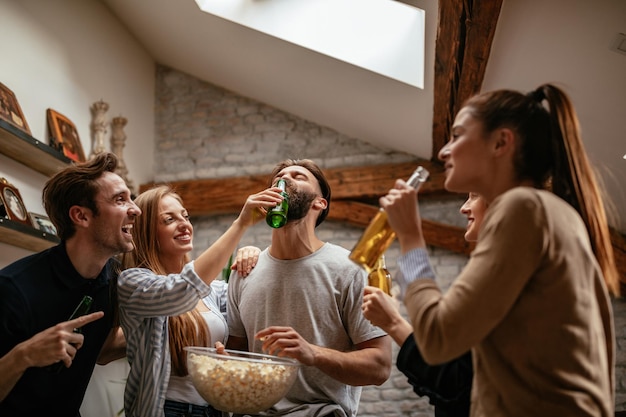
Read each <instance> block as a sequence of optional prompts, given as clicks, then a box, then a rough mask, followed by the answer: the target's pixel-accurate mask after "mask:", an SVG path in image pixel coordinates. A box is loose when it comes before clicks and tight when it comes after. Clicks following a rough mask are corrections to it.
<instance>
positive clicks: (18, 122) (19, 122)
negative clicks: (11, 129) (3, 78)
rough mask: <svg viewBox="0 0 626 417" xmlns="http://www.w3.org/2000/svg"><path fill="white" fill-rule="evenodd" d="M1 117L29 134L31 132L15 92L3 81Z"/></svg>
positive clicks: (0, 96)
mask: <svg viewBox="0 0 626 417" xmlns="http://www.w3.org/2000/svg"><path fill="white" fill-rule="evenodd" d="M0 119H2V120H6V121H7V122H9V123H11V124H12V125H13V126H15V127H17V128H20V129H21V130H23V131H24V132H26V133H28V134H29V135H30V134H31V133H30V128H29V127H28V123H26V118H25V117H24V113H22V108H21V107H20V103H19V102H18V101H17V98H16V97H15V94H14V93H13V91H11V90H9V88H8V87H7V86H6V85H4V84H2V83H0Z"/></svg>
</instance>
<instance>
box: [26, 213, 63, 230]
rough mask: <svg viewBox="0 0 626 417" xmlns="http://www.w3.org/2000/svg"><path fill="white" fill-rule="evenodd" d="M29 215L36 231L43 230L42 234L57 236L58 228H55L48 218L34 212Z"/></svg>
mask: <svg viewBox="0 0 626 417" xmlns="http://www.w3.org/2000/svg"><path fill="white" fill-rule="evenodd" d="M28 215H29V216H30V221H31V223H32V224H33V227H34V228H35V229H37V230H41V231H42V232H46V233H48V234H51V235H56V234H57V228H56V227H54V224H52V222H51V221H50V218H49V217H48V216H44V215H43V214H37V213H32V212H29V213H28Z"/></svg>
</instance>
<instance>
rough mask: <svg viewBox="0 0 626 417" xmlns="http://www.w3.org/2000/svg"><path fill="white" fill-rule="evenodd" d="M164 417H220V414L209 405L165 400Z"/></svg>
mask: <svg viewBox="0 0 626 417" xmlns="http://www.w3.org/2000/svg"><path fill="white" fill-rule="evenodd" d="M163 408H164V410H165V417H222V412H221V411H219V410H216V409H215V408H213V407H211V406H210V405H207V406H201V405H194V404H187V403H179V402H178V401H170V400H165V406H164V407H163Z"/></svg>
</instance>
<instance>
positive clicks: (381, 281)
mask: <svg viewBox="0 0 626 417" xmlns="http://www.w3.org/2000/svg"><path fill="white" fill-rule="evenodd" d="M367 285H370V286H372V287H376V288H380V289H381V290H382V291H384V292H385V293H387V294H388V295H391V274H390V273H389V271H388V270H387V265H385V255H381V257H380V258H378V261H377V262H376V266H375V267H374V269H373V270H372V272H370V273H369V275H368V276H367Z"/></svg>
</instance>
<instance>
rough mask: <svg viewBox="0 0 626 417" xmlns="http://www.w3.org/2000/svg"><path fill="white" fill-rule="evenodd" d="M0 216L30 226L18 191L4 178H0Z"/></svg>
mask: <svg viewBox="0 0 626 417" xmlns="http://www.w3.org/2000/svg"><path fill="white" fill-rule="evenodd" d="M0 216H2V217H6V218H7V219H9V220H12V221H14V222H18V223H22V224H25V225H27V226H32V223H31V221H30V217H29V216H28V210H26V206H25V205H24V201H23V200H22V196H21V195H20V192H19V191H18V189H17V188H15V186H13V185H12V184H11V183H10V182H9V181H8V180H7V179H6V178H0Z"/></svg>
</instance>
